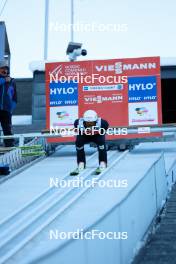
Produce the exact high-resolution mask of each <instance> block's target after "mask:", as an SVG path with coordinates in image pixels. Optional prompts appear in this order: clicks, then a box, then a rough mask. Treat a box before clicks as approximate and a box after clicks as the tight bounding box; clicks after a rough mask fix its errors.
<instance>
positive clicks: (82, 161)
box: [70, 110, 109, 176]
mask: <svg viewBox="0 0 176 264" xmlns="http://www.w3.org/2000/svg"><path fill="white" fill-rule="evenodd" d="M74 127H75V129H77V132H78V134H77V136H76V142H75V145H76V151H77V164H78V167H77V168H76V170H74V171H73V172H71V173H70V175H72V176H74V175H78V174H79V173H80V172H81V171H82V170H84V169H85V168H86V157H85V151H84V145H85V144H87V143H90V142H93V143H95V144H96V145H97V148H98V154H99V167H98V168H97V170H96V174H99V173H101V172H102V171H103V170H104V169H105V168H106V167H107V151H106V144H105V134H106V130H107V129H108V127H109V124H108V122H107V121H106V120H104V119H102V118H100V117H98V115H97V113H96V112H95V111H94V110H87V111H86V112H85V113H84V115H83V117H82V118H80V119H76V120H75V122H74Z"/></svg>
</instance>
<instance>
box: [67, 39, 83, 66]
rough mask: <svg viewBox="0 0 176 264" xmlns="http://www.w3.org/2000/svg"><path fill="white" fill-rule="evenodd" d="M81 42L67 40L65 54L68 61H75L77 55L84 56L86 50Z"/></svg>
mask: <svg viewBox="0 0 176 264" xmlns="http://www.w3.org/2000/svg"><path fill="white" fill-rule="evenodd" d="M81 47H82V43H76V42H69V44H68V47H67V50H66V54H67V55H68V57H69V60H70V61H76V60H77V57H78V56H86V55H87V50H85V49H82V48H81Z"/></svg>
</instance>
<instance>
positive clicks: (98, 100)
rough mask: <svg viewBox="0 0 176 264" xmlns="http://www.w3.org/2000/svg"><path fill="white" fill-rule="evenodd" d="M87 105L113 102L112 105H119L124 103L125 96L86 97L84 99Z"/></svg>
mask: <svg viewBox="0 0 176 264" xmlns="http://www.w3.org/2000/svg"><path fill="white" fill-rule="evenodd" d="M84 101H85V104H94V103H97V104H102V103H104V102H109V101H110V102H112V103H117V102H122V101H123V96H122V95H119V94H117V95H112V96H101V95H98V96H85V97H84Z"/></svg>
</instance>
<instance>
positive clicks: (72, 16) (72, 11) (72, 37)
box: [71, 0, 74, 42]
mask: <svg viewBox="0 0 176 264" xmlns="http://www.w3.org/2000/svg"><path fill="white" fill-rule="evenodd" d="M71 42H74V0H71Z"/></svg>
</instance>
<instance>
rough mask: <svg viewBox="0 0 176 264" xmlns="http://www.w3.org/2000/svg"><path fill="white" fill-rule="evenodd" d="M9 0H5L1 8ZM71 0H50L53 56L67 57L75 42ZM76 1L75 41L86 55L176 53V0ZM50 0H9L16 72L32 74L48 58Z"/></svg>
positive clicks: (5, 18) (7, 18)
mask: <svg viewBox="0 0 176 264" xmlns="http://www.w3.org/2000/svg"><path fill="white" fill-rule="evenodd" d="M4 2H5V0H0V10H1V7H2V6H3V3H4ZM70 2H71V1H70V0H50V10H49V11H50V12H49V13H50V16H49V47H48V48H49V50H48V59H49V60H54V61H56V60H58V61H65V60H67V57H66V55H65V50H66V47H67V44H68V42H69V41H70V31H69V28H68V27H69V26H68V25H69V24H70V13H71V12H70ZM74 2H75V23H76V24H77V28H75V32H74V40H75V41H76V42H82V43H83V44H84V47H85V48H86V49H87V51H88V55H87V57H84V58H81V60H83V59H108V58H127V57H140V56H161V57H176V32H175V31H176V15H175V10H176V1H175V0H168V1H165V0H123V1H120V0H108V1H107V0H74ZM44 4H45V0H30V1H29V0H8V1H7V4H6V6H5V9H4V12H3V14H2V16H1V18H0V20H2V21H5V23H6V27H7V33H8V38H9V43H10V48H11V54H12V60H11V72H12V75H13V76H14V77H30V76H32V73H31V71H30V70H29V63H30V62H31V61H34V60H43V46H44ZM85 24H86V25H87V26H85ZM78 27H79V28H78ZM86 27H87V28H86ZM90 27H91V28H92V30H91V29H90ZM114 28H115V29H114ZM90 30H91V31H90Z"/></svg>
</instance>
